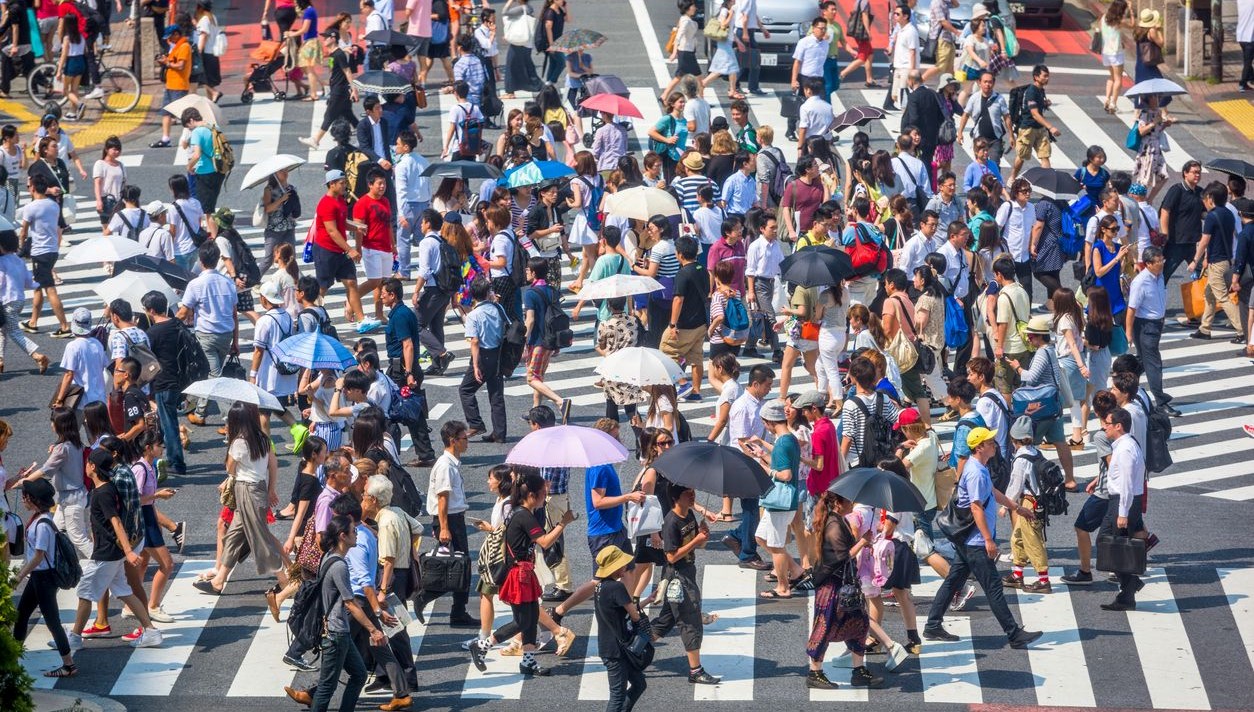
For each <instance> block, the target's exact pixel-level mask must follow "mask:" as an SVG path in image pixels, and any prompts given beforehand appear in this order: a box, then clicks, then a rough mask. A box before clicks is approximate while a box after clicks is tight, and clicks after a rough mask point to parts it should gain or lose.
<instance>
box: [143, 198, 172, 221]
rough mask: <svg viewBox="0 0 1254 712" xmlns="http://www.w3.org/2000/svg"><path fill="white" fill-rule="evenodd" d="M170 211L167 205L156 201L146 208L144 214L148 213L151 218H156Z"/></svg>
mask: <svg viewBox="0 0 1254 712" xmlns="http://www.w3.org/2000/svg"><path fill="white" fill-rule="evenodd" d="M169 209H170V206H168V205H166V204H165V203H163V202H161V201H160V200H154V201H152V202H151V203H149V204H147V205H145V206H144V212H145V213H148V215H149V217H154V218H155V217H157V216H158V215H160V214H162V213H164V212H165V211H167V210H169Z"/></svg>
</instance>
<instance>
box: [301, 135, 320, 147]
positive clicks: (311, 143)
mask: <svg viewBox="0 0 1254 712" xmlns="http://www.w3.org/2000/svg"><path fill="white" fill-rule="evenodd" d="M296 140H297V141H300V142H301V143H303V144H305V145H306V146H308V147H310V148H312V149H315V150H316V149H317V148H318V144H317V143H315V142H314V140H313V139H312V138H309V137H308V136H301V137H300V138H298V139H296Z"/></svg>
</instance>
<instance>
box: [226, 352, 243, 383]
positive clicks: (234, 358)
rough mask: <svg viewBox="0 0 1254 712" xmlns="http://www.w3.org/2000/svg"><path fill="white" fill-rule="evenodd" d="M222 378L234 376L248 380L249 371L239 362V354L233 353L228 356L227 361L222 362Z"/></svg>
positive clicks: (241, 379)
mask: <svg viewBox="0 0 1254 712" xmlns="http://www.w3.org/2000/svg"><path fill="white" fill-rule="evenodd" d="M221 377H222V378H234V379H237V380H240V381H247V380H248V372H247V371H245V370H244V365H243V364H241V363H240V362H239V354H231V355H229V356H227V357H226V362H225V363H223V364H222V374H221Z"/></svg>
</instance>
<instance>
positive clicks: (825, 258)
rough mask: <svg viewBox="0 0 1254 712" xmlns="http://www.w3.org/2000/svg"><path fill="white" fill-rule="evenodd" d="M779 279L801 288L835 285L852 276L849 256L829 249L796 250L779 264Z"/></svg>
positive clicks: (808, 248) (851, 264)
mask: <svg viewBox="0 0 1254 712" xmlns="http://www.w3.org/2000/svg"><path fill="white" fill-rule="evenodd" d="M779 268H780V278H781V279H783V280H784V281H785V282H792V283H793V284H799V285H801V286H802V287H819V286H827V285H830V284H835V283H836V282H838V281H840V280H842V279H849V278H850V277H852V276H854V273H853V261H852V260H850V259H849V255H847V254H845V253H844V252H841V251H840V250H836V249H833V248H831V247H807V248H804V249H801V250H797V251H796V252H794V253H792V254H791V255H789V256H787V257H785V258H784V261H783V262H781V263H780V265H779Z"/></svg>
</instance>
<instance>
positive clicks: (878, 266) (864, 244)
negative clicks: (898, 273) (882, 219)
mask: <svg viewBox="0 0 1254 712" xmlns="http://www.w3.org/2000/svg"><path fill="white" fill-rule="evenodd" d="M865 232H866V227H864V226H863V224H862V223H856V224H855V225H854V228H853V245H851V246H850V247H849V260H850V261H851V262H853V271H854V274H856V275H858V276H859V277H865V276H867V275H870V274H883V273H884V272H885V271H887V270H888V248H886V247H884V245H883V244H882V243H879V242H876V241H875V240H874V238H872V237H871V236H870V235H864V233H865Z"/></svg>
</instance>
